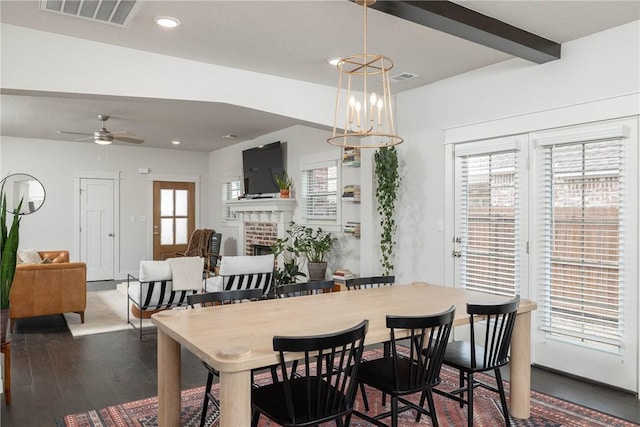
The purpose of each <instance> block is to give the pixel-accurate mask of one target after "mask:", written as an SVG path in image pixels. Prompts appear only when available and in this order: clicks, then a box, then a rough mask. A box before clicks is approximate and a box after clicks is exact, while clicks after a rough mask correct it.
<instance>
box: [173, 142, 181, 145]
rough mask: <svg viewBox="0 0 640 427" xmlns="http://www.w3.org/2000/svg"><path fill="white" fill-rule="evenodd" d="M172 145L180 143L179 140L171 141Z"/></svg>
mask: <svg viewBox="0 0 640 427" xmlns="http://www.w3.org/2000/svg"><path fill="white" fill-rule="evenodd" d="M171 143H172V144H173V145H180V141H171Z"/></svg>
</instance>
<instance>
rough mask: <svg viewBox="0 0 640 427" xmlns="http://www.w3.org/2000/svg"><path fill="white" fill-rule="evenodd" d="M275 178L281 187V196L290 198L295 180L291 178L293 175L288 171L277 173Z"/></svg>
mask: <svg viewBox="0 0 640 427" xmlns="http://www.w3.org/2000/svg"><path fill="white" fill-rule="evenodd" d="M274 179H275V180H276V184H277V185H278V188H279V189H280V198H282V199H288V198H289V195H290V192H291V188H292V187H293V181H292V180H291V177H290V176H289V175H287V171H284V172H282V175H275V176H274Z"/></svg>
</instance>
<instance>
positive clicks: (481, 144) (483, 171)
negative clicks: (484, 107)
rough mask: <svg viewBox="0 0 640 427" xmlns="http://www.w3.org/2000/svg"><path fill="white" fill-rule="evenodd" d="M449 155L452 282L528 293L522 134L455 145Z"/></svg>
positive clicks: (502, 292) (486, 289)
mask: <svg viewBox="0 0 640 427" xmlns="http://www.w3.org/2000/svg"><path fill="white" fill-rule="evenodd" d="M523 146H524V150H523ZM454 155H455V177H456V179H455V194H456V205H455V211H456V222H455V224H456V225H455V236H454V251H453V253H452V256H453V257H454V258H455V275H454V277H455V286H456V287H463V288H466V289H470V290H476V291H481V292H488V293H493V294H498V295H506V296H515V295H516V294H521V295H523V296H525V295H527V294H528V289H527V288H526V285H527V282H526V280H524V281H523V278H526V277H527V245H528V242H527V221H526V218H527V217H526V211H527V173H526V161H527V153H526V135H524V136H523V135H520V136H515V137H509V138H500V139H493V140H489V141H478V142H472V143H467V144H458V145H456V147H455V149H454ZM523 292H524V293H523Z"/></svg>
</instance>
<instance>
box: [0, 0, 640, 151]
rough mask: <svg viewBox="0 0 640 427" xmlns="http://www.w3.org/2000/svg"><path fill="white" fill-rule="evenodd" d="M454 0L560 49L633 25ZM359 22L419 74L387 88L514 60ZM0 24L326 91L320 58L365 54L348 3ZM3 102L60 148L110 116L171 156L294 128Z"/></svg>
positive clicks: (245, 119) (118, 101)
mask: <svg viewBox="0 0 640 427" xmlns="http://www.w3.org/2000/svg"><path fill="white" fill-rule="evenodd" d="M457 3H459V4H461V5H463V6H465V7H468V8H470V9H473V10H475V11H478V12H480V13H483V14H485V15H489V16H491V17H493V18H496V19H499V20H501V21H504V22H507V23H509V24H511V25H514V26H516V27H520V28H522V29H524V30H527V31H529V32H532V33H534V34H537V35H539V36H542V37H544V38H547V39H550V40H553V41H555V42H558V43H564V42H568V41H571V40H574V39H577V38H580V37H583V36H586V35H589V34H593V33H596V32H599V31H602V30H605V29H608V28H612V27H616V26H619V25H622V24H625V23H628V22H631V21H635V20H638V19H640V1H638V0H634V1H557V0H546V1H539V0H536V1H458V2H457ZM159 15H169V16H174V17H176V18H178V19H180V20H181V22H182V25H181V26H180V27H178V28H176V29H173V30H170V31H167V30H165V29H162V28H159V27H158V26H157V25H156V24H155V23H154V22H153V18H154V17H155V16H159ZM368 17H369V34H368V50H369V52H375V53H381V54H384V55H386V56H389V57H391V58H392V59H393V60H394V64H395V67H394V70H395V71H397V73H400V72H411V73H414V74H417V75H418V76H419V77H418V78H416V79H413V80H408V81H405V82H402V83H397V84H394V85H393V87H392V91H393V92H399V91H404V90H408V89H411V88H414V87H417V86H421V85H425V84H428V83H430V82H434V81H437V80H440V79H443V78H447V77H450V76H453V75H457V74H461V73H464V72H467V71H470V70H474V69H477V68H480V67H483V66H486V65H490V64H494V63H497V62H500V61H504V60H507V59H510V58H511V56H510V55H508V54H505V53H502V52H498V51H495V50H493V49H491V48H487V47H484V46H480V45H478V44H475V43H472V42H469V41H466V40H462V39H459V38H456V37H453V36H450V35H448V34H444V33H441V32H438V31H435V30H432V29H429V28H426V27H422V26H420V25H417V24H414V23H411V22H407V21H404V20H401V19H399V18H396V17H393V16H390V15H387V14H384V13H381V12H378V11H375V10H370V11H369V15H368ZM0 19H1V21H2V22H3V23H8V24H13V25H17V26H23V27H28V28H33V29H37V30H42V31H48V32H53V33H59V34H64V35H69V36H73V37H78V38H83V39H88V40H94V41H99V42H103V43H108V44H113V45H118V46H124V47H129V48H134V49H141V50H146V51H151V52H156V53H161V54H165V55H170V56H176V57H181V58H186V59H191V60H197V61H202V62H206V63H212V64H218V65H223V66H228V67H233V68H239V69H244V70H250V71H256V72H260V73H265V74H272V75H278V76H282V77H288V78H292V79H297V80H303V81H308V82H314V83H319V84H324V85H329V86H334V85H335V84H336V83H337V77H338V76H337V74H338V73H337V71H336V70H335V68H333V67H331V66H329V65H328V64H327V63H326V62H325V61H326V59H327V58H329V57H334V56H347V55H351V54H355V53H359V52H361V51H362V22H361V21H362V16H361V9H360V8H359V7H358V6H357V5H355V4H354V3H351V2H349V1H346V0H320V1H308V0H298V1H295V0H289V1H237V0H236V1H169V0H164V1H144V2H142V3H141V5H140V7H139V9H138V11H137V13H136V15H135V17H134V18H133V21H132V22H131V23H130V25H129V26H128V27H127V28H122V27H119V26H113V25H108V24H103V23H98V22H93V21H88V20H84V19H80V18H75V17H69V16H64V15H61V14H55V13H51V12H47V11H42V10H40V9H39V1H27V0H20V1H7V0H2V1H1V2H0ZM532 66H535V65H533V64H532ZM391 74H392V75H393V74H394V73H393V72H392V73H391ZM1 106H2V121H1V126H2V127H1V134H2V135H4V136H18V137H27V138H39V139H57V140H69V139H70V138H69V136H68V135H67V136H65V135H60V134H57V133H55V132H54V131H55V130H69V131H79V132H85V131H86V132H91V131H93V130H97V128H99V121H98V119H97V114H109V115H111V116H112V119H111V120H110V121H109V122H108V123H107V126H106V127H107V129H109V130H110V131H120V130H127V131H130V132H132V133H134V134H136V135H137V136H138V137H141V138H143V139H145V140H146V141H145V143H144V144H143V145H142V146H159V147H164V148H167V146H166V141H167V136H168V135H170V138H177V139H180V140H182V141H184V142H183V144H181V145H180V146H178V147H177V148H178V149H185V150H197V151H211V150H213V149H216V148H219V147H222V146H224V145H227V144H230V143H233V142H229V141H225V140H222V139H220V136H222V135H225V134H229V133H234V134H238V135H239V136H240V138H238V139H237V140H235V142H238V141H243V140H249V139H253V138H255V137H256V136H259V135H262V134H266V133H269V132H273V131H275V130H278V129H281V128H284V127H288V126H291V125H293V124H296V123H299V122H298V121H296V120H293V119H291V118H287V117H281V116H277V115H274V114H269V113H265V112H260V111H255V110H247V109H245V108H239V107H235V106H232V105H228V104H215V103H204V102H179V101H167V100H155V99H153V100H152V99H131V98H116V97H104V96H96V95H90V94H87V95H77V94H73V95H72V94H59V93H58V94H51V93H33V92H16V91H12V90H10V88H5V87H4V86H3V87H2V94H1ZM54 106H58V107H63V108H53V107H54ZM87 112H93V113H87ZM168 118H169V119H168ZM248 124H251V126H249V125H248ZM212 136H214V137H215V138H213V139H214V141H213V143H212ZM170 148H175V147H170Z"/></svg>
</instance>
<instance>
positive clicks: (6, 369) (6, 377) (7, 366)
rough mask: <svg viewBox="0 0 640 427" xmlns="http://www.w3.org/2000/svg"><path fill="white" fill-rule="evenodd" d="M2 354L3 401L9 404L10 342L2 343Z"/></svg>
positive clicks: (0, 349)
mask: <svg viewBox="0 0 640 427" xmlns="http://www.w3.org/2000/svg"><path fill="white" fill-rule="evenodd" d="M0 353H4V401H5V403H6V404H7V405H8V404H9V403H11V342H4V343H2V346H1V348H0Z"/></svg>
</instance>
